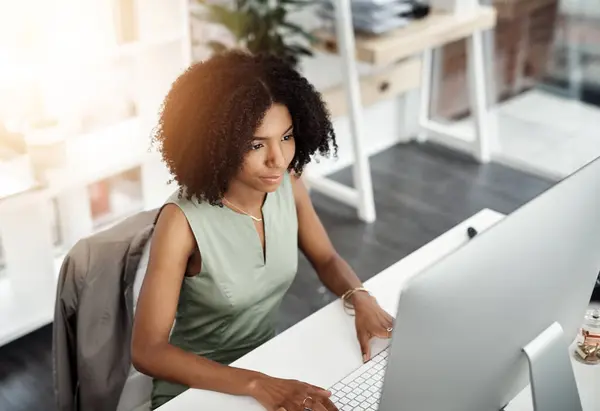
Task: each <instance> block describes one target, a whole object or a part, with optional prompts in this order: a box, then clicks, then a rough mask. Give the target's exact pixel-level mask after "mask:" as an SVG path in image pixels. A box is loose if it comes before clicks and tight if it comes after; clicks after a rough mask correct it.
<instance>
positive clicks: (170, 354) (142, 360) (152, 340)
mask: <svg viewBox="0 0 600 411" xmlns="http://www.w3.org/2000/svg"><path fill="white" fill-rule="evenodd" d="M195 250H196V240H195V238H194V235H193V233H192V231H191V229H190V227H189V225H188V222H187V219H186V218H185V215H184V214H183V212H182V211H181V210H180V209H179V207H177V206H176V205H173V204H168V205H166V206H165V207H164V208H163V209H162V212H161V214H160V216H159V218H158V221H157V224H156V227H155V230H154V234H153V238H152V245H151V248H150V260H149V262H148V270H147V272H146V276H145V278H144V283H143V285H142V289H141V292H140V296H139V300H138V304H137V308H136V314H135V321H134V327H133V336H132V361H133V365H134V366H135V368H136V369H138V370H139V371H140V372H142V373H144V374H147V375H150V376H152V377H154V378H158V379H164V380H168V381H173V382H176V383H180V384H183V385H186V386H188V387H192V388H202V389H207V390H211V391H219V392H223V393H228V394H233V395H251V394H252V393H251V389H252V384H253V382H254V380H255V379H256V378H257V377H259V374H258V373H255V372H252V371H248V370H242V369H238V368H233V367H229V366H225V365H221V364H219V363H217V362H214V361H210V360H208V359H206V358H203V357H200V356H197V355H195V354H193V353H189V352H186V351H184V350H182V349H180V348H177V347H175V346H173V345H171V344H170V343H169V334H170V332H171V328H172V326H173V321H174V318H175V311H176V309H177V302H178V300H179V290H180V288H181V283H182V281H183V277H184V275H185V272H186V268H187V264H188V260H189V258H190V256H191V255H192V254H193V253H194V251H195Z"/></svg>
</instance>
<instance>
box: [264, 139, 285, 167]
mask: <svg viewBox="0 0 600 411" xmlns="http://www.w3.org/2000/svg"><path fill="white" fill-rule="evenodd" d="M268 165H269V167H272V168H283V167H285V156H284V155H283V150H282V149H281V145H279V144H274V145H273V146H272V147H271V149H270V150H269V158H268Z"/></svg>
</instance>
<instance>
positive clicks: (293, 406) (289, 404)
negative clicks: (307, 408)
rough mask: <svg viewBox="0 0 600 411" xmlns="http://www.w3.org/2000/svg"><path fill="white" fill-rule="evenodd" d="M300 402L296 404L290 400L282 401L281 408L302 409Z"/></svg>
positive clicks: (288, 409) (296, 410) (287, 409)
mask: <svg viewBox="0 0 600 411" xmlns="http://www.w3.org/2000/svg"><path fill="white" fill-rule="evenodd" d="M301 403H302V401H300V404H301ZM300 404H296V403H294V402H291V401H286V402H284V403H283V406H282V407H281V408H283V409H284V410H285V411H303V410H304V407H302V406H301V405H300Z"/></svg>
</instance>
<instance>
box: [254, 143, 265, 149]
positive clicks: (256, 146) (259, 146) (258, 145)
mask: <svg viewBox="0 0 600 411" xmlns="http://www.w3.org/2000/svg"><path fill="white" fill-rule="evenodd" d="M262 147H263V145H262V144H261V143H257V144H252V150H258V149H259V148H262Z"/></svg>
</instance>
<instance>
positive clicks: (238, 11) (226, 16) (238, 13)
mask: <svg viewBox="0 0 600 411" xmlns="http://www.w3.org/2000/svg"><path fill="white" fill-rule="evenodd" d="M198 1H199V3H201V4H202V5H203V6H204V7H205V9H206V11H207V12H208V19H209V20H210V21H212V22H214V23H217V24H221V25H223V26H224V27H225V28H226V29H228V30H229V31H230V32H231V33H232V35H233V36H234V38H235V41H236V43H237V46H239V47H242V48H245V49H246V50H248V51H250V52H251V53H272V54H275V55H277V56H279V57H282V58H284V59H286V60H288V61H290V63H291V64H293V65H294V66H297V65H298V62H299V60H300V57H301V56H312V55H313V52H312V51H311V50H310V48H308V47H307V43H308V45H309V46H310V44H312V43H313V42H314V38H313V36H312V35H311V34H310V33H308V32H306V31H305V30H304V29H303V28H302V27H300V26H298V25H297V24H294V23H292V22H290V21H288V15H289V13H291V12H294V11H298V10H299V9H301V8H303V7H306V6H309V5H312V4H314V1H313V0H277V1H276V2H275V3H274V2H273V1H272V0H234V1H233V4H230V5H226V4H223V3H213V2H209V1H207V0H198ZM208 45H209V47H210V48H211V49H212V51H213V52H219V51H222V50H224V49H226V48H227V47H228V46H227V45H226V44H225V43H223V42H220V41H215V40H213V41H210V42H209V44H208Z"/></svg>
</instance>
